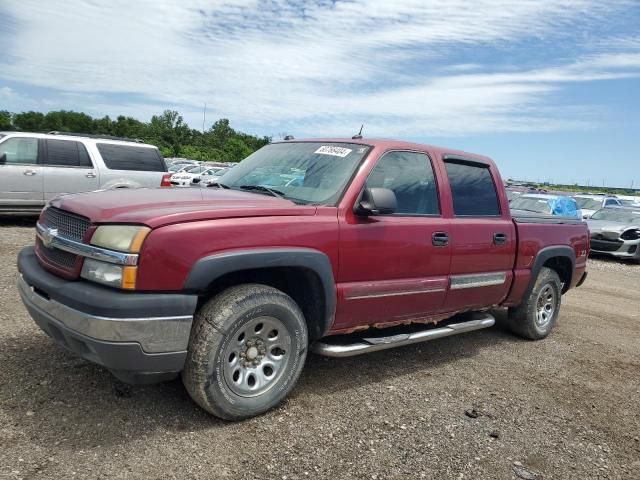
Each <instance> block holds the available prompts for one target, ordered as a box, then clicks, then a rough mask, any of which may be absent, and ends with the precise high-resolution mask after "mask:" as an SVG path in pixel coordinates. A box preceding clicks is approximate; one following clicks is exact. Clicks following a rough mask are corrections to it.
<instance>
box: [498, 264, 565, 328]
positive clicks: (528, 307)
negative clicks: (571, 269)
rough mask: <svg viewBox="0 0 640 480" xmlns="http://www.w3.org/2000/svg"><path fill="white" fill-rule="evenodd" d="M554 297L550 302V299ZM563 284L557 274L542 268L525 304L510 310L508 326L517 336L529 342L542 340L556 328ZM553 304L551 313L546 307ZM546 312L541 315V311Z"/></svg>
mask: <svg viewBox="0 0 640 480" xmlns="http://www.w3.org/2000/svg"><path fill="white" fill-rule="evenodd" d="M551 296H552V297H553V299H552V300H550V297H551ZM561 299H562V282H561V281H560V277H559V276H558V274H557V273H556V272H555V270H552V269H550V268H547V267H542V268H541V269H540V273H538V278H537V279H536V283H535V284H534V286H533V289H532V290H531V293H530V294H529V296H528V297H527V298H525V299H524V300H523V302H522V303H521V304H520V305H519V306H517V307H514V308H510V309H509V317H508V322H507V326H508V328H509V330H511V331H512V332H513V333H515V334H516V335H519V336H521V337H523V338H526V339H529V340H541V339H543V338H545V337H546V336H547V335H549V333H551V330H553V327H554V326H555V324H556V322H557V320H558V315H559V314H560V305H561V303H562V300H561ZM547 304H553V310H552V311H551V312H549V311H548V310H547V309H546V308H545V307H546V306H547ZM543 310H544V311H546V312H547V315H546V317H545V315H544V312H543V313H542V314H541V315H540V312H541V311H543Z"/></svg>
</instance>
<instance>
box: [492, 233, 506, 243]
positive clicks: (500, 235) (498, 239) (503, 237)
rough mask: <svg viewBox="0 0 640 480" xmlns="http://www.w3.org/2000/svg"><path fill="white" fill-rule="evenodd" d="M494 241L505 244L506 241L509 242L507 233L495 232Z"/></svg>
mask: <svg viewBox="0 0 640 480" xmlns="http://www.w3.org/2000/svg"><path fill="white" fill-rule="evenodd" d="M493 243H494V244H495V245H504V244H505V243H507V235H506V234H504V233H494V234H493Z"/></svg>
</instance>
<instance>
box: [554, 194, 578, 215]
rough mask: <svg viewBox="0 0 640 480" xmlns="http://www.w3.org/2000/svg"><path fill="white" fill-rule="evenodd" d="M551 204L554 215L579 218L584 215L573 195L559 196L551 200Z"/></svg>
mask: <svg viewBox="0 0 640 480" xmlns="http://www.w3.org/2000/svg"><path fill="white" fill-rule="evenodd" d="M549 206H550V207H551V213H552V214H553V215H561V216H563V217H577V218H580V217H581V216H582V215H581V214H580V212H579V209H578V204H577V203H576V201H575V200H574V199H573V198H571V197H558V198H555V199H553V200H549Z"/></svg>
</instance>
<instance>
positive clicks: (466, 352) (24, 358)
mask: <svg viewBox="0 0 640 480" xmlns="http://www.w3.org/2000/svg"><path fill="white" fill-rule="evenodd" d="M496 315H498V316H499V315H504V313H503V312H496ZM29 330H30V331H29V333H28V334H25V335H22V336H18V337H15V338H13V339H11V342H6V339H4V340H5V341H4V342H3V343H4V344H5V346H4V348H2V349H0V364H2V365H4V367H3V370H4V371H3V373H2V375H1V376H0V384H1V387H2V388H0V405H1V406H2V408H3V409H4V410H5V412H6V413H7V414H9V416H10V417H11V419H12V421H13V422H14V423H15V424H16V425H19V426H20V428H21V429H22V430H23V431H24V432H25V433H26V434H27V435H28V436H29V437H30V438H31V439H32V441H34V442H36V443H38V444H40V445H42V446H43V447H47V446H50V445H52V443H53V444H55V445H59V448H69V449H71V450H75V449H79V448H90V447H91V446H94V447H95V446H97V445H101V446H106V445H123V444H127V443H128V442H131V441H134V440H137V439H140V438H144V437H145V436H148V435H161V434H164V433H166V432H179V431H186V432H193V431H200V430H205V429H211V428H214V429H219V428H222V429H229V431H230V432H231V433H233V432H236V431H237V428H238V427H237V425H238V424H233V423H227V422H223V421H221V420H218V419H216V418H214V417H212V416H210V415H208V414H207V413H205V412H204V411H202V410H201V409H200V408H199V407H198V406H197V405H195V403H193V402H192V401H191V399H190V398H189V396H188V394H187V392H186V390H185V389H184V387H183V386H182V383H181V382H180V380H175V381H171V382H166V383H161V384H156V385H149V386H127V385H124V384H122V383H120V382H118V381H116V380H115V379H114V378H113V377H112V376H111V374H110V373H109V372H108V371H107V370H105V369H103V368H101V367H98V366H96V365H94V364H91V363H89V362H85V361H84V360H81V359H79V358H77V357H75V356H74V355H73V354H71V353H68V352H66V351H63V350H61V349H59V348H58V347H56V346H55V345H54V344H53V343H51V342H50V341H49V340H48V339H47V338H46V337H45V336H44V335H43V334H41V333H40V332H38V333H37V334H36V333H34V331H32V330H31V329H29ZM522 341H523V340H520V339H518V338H516V337H514V336H512V335H510V334H508V333H506V332H504V331H503V330H502V329H500V328H499V327H493V328H490V329H486V330H481V331H477V332H470V333H466V334H463V335H459V336H453V337H448V338H443V339H438V340H435V341H430V342H426V343H422V344H416V345H412V346H407V347H401V348H396V349H391V350H387V351H381V352H376V353H371V354H365V355H361V356H357V357H350V358H342V359H329V358H325V357H321V356H317V355H313V354H310V355H309V356H308V358H307V363H306V365H305V368H304V370H303V373H302V375H301V378H300V381H299V383H298V385H297V387H296V388H295V390H294V392H293V393H292V395H291V396H290V398H289V399H288V400H287V401H286V402H285V404H284V406H281V407H279V408H277V409H275V410H273V411H271V412H268V413H267V414H265V415H264V416H262V417H258V418H256V419H250V420H247V421H245V422H243V424H241V426H240V428H241V429H242V428H244V427H246V425H247V424H249V427H248V428H254V427H253V426H251V424H252V423H253V422H263V421H273V419H274V418H277V417H278V416H280V415H282V414H284V412H285V411H295V412H301V411H302V412H307V411H308V410H313V408H314V402H315V400H317V398H318V396H329V397H330V396H331V395H332V394H333V393H336V392H344V391H345V390H346V391H348V390H352V389H358V388H359V387H361V386H363V385H370V384H376V383H381V382H385V381H388V380H390V379H391V381H393V379H398V381H399V382H400V381H401V380H400V379H401V377H403V376H405V375H407V374H412V373H416V372H421V373H424V377H425V383H428V382H429V380H428V377H429V375H432V374H434V373H436V374H437V373H438V372H437V370H438V369H441V368H443V367H445V366H446V365H447V364H449V363H455V362H458V361H463V360H465V359H467V360H468V359H469V358H473V357H475V356H477V355H478V354H479V353H480V352H481V351H482V350H485V349H491V348H493V347H496V346H498V345H501V344H502V345H504V344H512V343H517V342H522ZM373 400H374V401H375V399H373ZM331 401H332V400H331V399H330V398H329V399H325V400H323V402H324V403H325V407H326V402H331ZM336 401H339V400H336ZM316 413H317V414H320V413H321V412H316ZM43 418H46V421H39V420H38V419H43Z"/></svg>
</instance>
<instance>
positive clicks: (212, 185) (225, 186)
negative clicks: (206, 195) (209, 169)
mask: <svg viewBox="0 0 640 480" xmlns="http://www.w3.org/2000/svg"><path fill="white" fill-rule="evenodd" d="M207 187H217V188H224V189H225V190H229V189H231V187H230V186H229V185H225V184H224V183H220V182H212V183H209V184H208V185H207Z"/></svg>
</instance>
